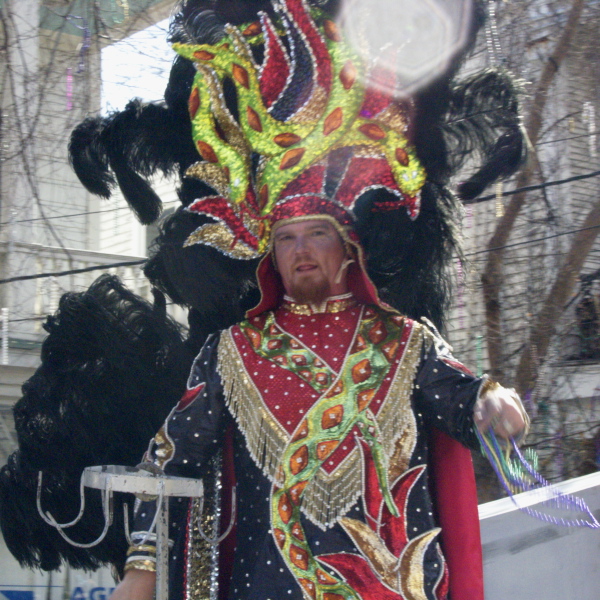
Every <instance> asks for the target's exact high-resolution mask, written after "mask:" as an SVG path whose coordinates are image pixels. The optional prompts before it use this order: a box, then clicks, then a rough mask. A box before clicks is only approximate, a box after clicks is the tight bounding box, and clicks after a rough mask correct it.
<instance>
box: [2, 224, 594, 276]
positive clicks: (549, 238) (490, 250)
mask: <svg viewBox="0 0 600 600" xmlns="http://www.w3.org/2000/svg"><path fill="white" fill-rule="evenodd" d="M590 229H600V225H592V226H590V227H582V228H581V229H572V230H571V231H563V232H562V233H555V234H554V235H548V236H546V237H543V238H535V239H533V240H527V241H525V242H515V243H514V244H506V246H496V247H495V248H486V249H485V250H477V252H469V254H465V256H475V255H476V254H484V253H486V252H494V251H495V250H504V249H505V248H514V247H515V246H524V245H526V244H535V243H536V242H543V241H544V240H551V239H552V238H557V237H560V236H561V235H570V234H572V233H579V232H580V231H589V230H590ZM0 283H2V281H0Z"/></svg>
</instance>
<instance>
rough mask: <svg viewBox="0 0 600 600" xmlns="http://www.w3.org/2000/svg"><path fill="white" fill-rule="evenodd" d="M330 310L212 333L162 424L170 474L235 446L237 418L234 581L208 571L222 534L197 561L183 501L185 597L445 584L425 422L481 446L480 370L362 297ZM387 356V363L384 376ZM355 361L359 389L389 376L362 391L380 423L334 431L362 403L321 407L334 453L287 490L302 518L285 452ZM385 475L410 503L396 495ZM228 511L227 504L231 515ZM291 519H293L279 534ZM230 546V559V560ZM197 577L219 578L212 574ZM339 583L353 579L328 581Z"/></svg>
mask: <svg viewBox="0 0 600 600" xmlns="http://www.w3.org/2000/svg"><path fill="white" fill-rule="evenodd" d="M323 308H324V309H325V310H324V311H323V312H318V313H314V312H313V311H311V310H308V309H307V308H306V307H301V306H297V305H293V304H292V303H290V302H287V303H284V304H283V305H282V306H281V307H280V308H279V309H278V310H276V311H274V312H272V313H268V314H264V315H260V316H259V317H257V318H255V319H253V320H252V321H250V322H244V323H241V324H240V325H236V326H234V327H232V328H231V329H229V330H227V331H225V332H222V333H221V335H220V336H213V337H211V338H209V340H208V341H207V343H206V344H205V346H204V348H203V350H202V351H201V353H200V355H199V356H198V358H197V359H196V361H195V362H194V365H193V368H192V371H191V375H190V378H189V380H188V391H187V392H186V394H185V395H184V397H183V399H182V400H181V402H180V403H179V405H178V406H177V409H176V410H175V412H174V413H173V414H172V415H171V417H170V419H169V420H168V422H167V423H166V424H165V427H164V428H163V429H162V430H161V432H160V433H159V436H158V437H157V444H156V446H155V451H154V456H153V457H152V458H153V459H154V460H155V461H156V462H157V463H159V464H160V465H161V466H162V467H163V468H164V470H165V472H166V473H168V474H176V475H180V476H186V477H202V476H206V474H207V472H208V471H209V465H210V464H211V462H210V461H211V457H213V456H214V455H215V453H216V452H217V450H218V449H220V448H222V447H223V445H224V443H225V445H227V444H226V442H225V441H224V438H225V431H226V430H227V429H228V428H229V429H230V430H232V431H233V434H232V440H233V443H232V444H233V466H234V469H235V481H236V489H237V511H236V512H237V519H236V526H235V528H234V530H233V532H232V533H231V534H230V537H229V545H230V547H231V546H233V545H235V550H234V556H233V565H228V568H231V566H232V571H231V577H230V581H228V582H223V581H221V585H220V588H221V589H220V591H219V592H217V579H216V578H215V576H214V573H213V578H212V585H211V584H210V582H209V572H210V570H211V568H214V567H216V565H217V556H216V552H215V550H210V547H209V546H208V547H207V548H205V555H204V561H205V564H204V565H201V566H198V560H196V561H195V562H194V560H193V558H194V555H193V550H192V546H193V544H192V543H191V542H192V541H193V540H194V537H195V538H196V541H198V540H197V538H198V534H197V527H196V526H195V524H194V523H192V525H190V518H189V517H190V514H191V511H190V509H189V508H188V507H187V505H186V503H185V502H182V501H176V502H174V503H173V509H172V510H173V518H172V521H173V530H172V532H171V535H172V537H173V538H176V539H178V541H177V542H176V543H175V545H174V548H173V550H172V557H171V558H172V563H173V565H174V568H175V571H176V572H177V575H175V576H174V578H173V584H172V592H171V596H170V597H171V598H172V599H175V598H179V597H183V598H211V597H212V598H217V597H218V598H228V599H230V600H281V599H283V598H290V599H291V600H301V599H302V598H311V597H314V598H319V599H320V598H323V599H325V600H342V599H343V598H361V599H364V600H367V599H375V598H376V599H378V600H379V599H381V598H384V599H390V600H392V599H401V598H406V599H410V600H437V599H441V598H445V597H446V595H447V589H448V573H447V569H446V568H445V561H444V557H443V555H442V553H441V550H440V547H439V544H438V535H439V531H440V530H439V529H438V528H437V527H436V523H435V514H434V509H433V507H432V502H431V498H430V493H429V489H428V476H427V455H428V440H427V433H426V432H427V430H428V429H429V428H431V427H432V426H434V427H437V428H439V429H440V430H442V431H444V432H445V433H447V434H449V435H450V436H452V437H454V438H455V439H458V440H459V441H461V442H462V443H464V444H466V445H469V446H473V447H476V438H475V436H474V434H473V431H472V419H471V414H472V406H473V404H474V402H475V401H476V399H477V395H478V391H479V388H480V386H481V380H480V379H477V378H475V377H474V376H473V375H471V374H470V373H469V372H468V371H467V370H466V369H465V368H464V367H463V366H462V365H461V364H460V363H458V362H456V361H455V360H454V359H453V358H452V357H451V356H450V354H449V353H448V349H447V347H445V346H444V344H443V342H442V341H441V340H440V339H439V337H437V336H436V335H435V334H433V333H432V332H431V331H430V330H429V329H428V328H426V327H424V326H422V325H420V324H418V323H415V322H413V321H411V320H409V319H406V318H404V317H400V316H398V315H390V314H388V313H385V312H384V311H382V310H381V309H378V308H375V307H365V306H360V305H357V304H356V303H355V302H354V301H353V300H351V299H347V298H341V299H337V301H333V302H329V303H328V304H327V305H326V306H324V307H323ZM365 357H367V358H365ZM378 360H379V363H378V362H377V361H378ZM352 361H354V363H352ZM386 361H387V362H386ZM352 364H353V365H354V366H353V367H352V368H350V366H349V365H352ZM376 364H383V365H384V367H383V368H381V369H380V375H379V376H378V377H379V379H377V378H376V375H377V368H376ZM386 365H387V366H386ZM345 368H346V369H347V370H348V378H349V379H348V380H349V381H351V382H353V383H355V384H356V388H357V389H358V390H360V389H362V388H361V385H363V387H364V385H366V384H369V381H371V379H368V378H367V379H365V377H371V378H373V377H375V379H373V381H376V386H375V387H370V388H368V389H366V390H363V391H362V392H356V391H355V390H354V391H353V392H352V393H354V396H352V400H351V401H352V403H358V405H359V407H360V410H362V411H363V412H364V411H368V412H369V416H370V418H372V423H373V431H374V434H373V436H372V437H369V434H368V433H367V432H366V430H365V429H364V428H363V429H361V427H359V426H358V425H359V423H358V421H357V425H356V426H353V425H352V424H350V425H348V428H347V429H346V430H344V432H343V433H341V434H340V435H339V436H338V438H339V439H335V435H333V434H332V432H333V433H334V432H335V431H336V427H338V429H339V427H341V426H342V425H343V423H342V419H343V418H345V416H344V417H342V416H340V411H341V412H342V413H343V412H344V410H345V411H346V413H347V412H348V408H347V406H348V405H345V404H343V402H341V401H340V402H339V403H337V404H334V405H333V408H331V405H332V403H331V402H330V403H329V404H328V405H327V406H329V407H330V408H328V409H327V411H328V412H326V413H323V415H322V417H319V419H320V420H319V423H321V425H322V427H323V430H322V431H319V432H318V433H314V435H321V436H323V435H326V437H323V440H324V441H320V440H321V438H319V439H318V440H317V442H318V443H317V445H316V446H315V447H316V448H317V450H316V452H317V454H319V459H320V462H319V463H318V464H316V465H315V466H314V469H313V471H314V475H312V476H311V477H310V478H309V479H308V480H307V481H306V482H303V484H302V486H301V492H299V495H298V496H297V498H294V496H293V493H292V492H290V495H288V496H286V498H289V499H290V500H291V502H290V503H289V504H290V506H292V505H293V504H294V503H297V504H298V513H294V514H297V515H298V519H297V520H296V519H295V518H294V517H293V515H292V513H291V512H289V513H286V512H285V510H283V509H282V508H281V502H279V504H278V506H276V507H274V506H273V497H274V494H275V493H277V490H280V489H281V487H282V486H284V485H285V482H284V481H283V480H282V478H285V477H284V475H283V474H282V469H281V465H280V461H281V460H282V456H284V455H285V452H286V450H287V449H288V448H289V445H290V444H291V443H292V441H293V440H294V439H296V438H298V437H299V436H301V434H302V433H303V428H305V429H307V430H311V431H312V430H314V429H316V428H315V427H314V426H313V425H312V424H311V423H312V421H310V418H311V417H310V415H311V414H312V413H313V412H314V409H315V407H316V406H318V403H319V402H322V401H324V399H326V398H327V397H333V394H334V393H338V395H340V394H341V396H340V397H343V393H342V392H340V390H339V389H336V386H337V387H338V388H339V386H340V382H343V381H344V380H343V377H342V375H343V372H344V369H345ZM374 373H375V374H374ZM362 382H366V384H363V383H362ZM369 385H371V384H369ZM329 419H330V420H331V422H330V421H329ZM336 419H337V422H336V423H335V424H334V425H332V423H333V422H334V421H335V420H336ZM307 423H308V425H310V427H309V426H308V425H306V424H307ZM340 431H341V430H340ZM332 435H333V438H332ZM308 437H309V436H308ZM332 439H334V441H332ZM369 440H371V441H369ZM319 444H321V445H319ZM324 444H325V445H324ZM378 445H379V446H380V447H381V448H382V449H383V452H382V453H380V454H378V453H377V447H378ZM320 448H323V449H324V450H323V453H322V454H321V450H320ZM293 456H294V460H295V461H297V463H298V464H297V465H296V466H294V465H292V467H293V469H295V471H294V472H297V471H298V470H300V471H302V469H303V468H305V466H306V465H305V464H304V463H303V462H302V461H300V460H298V459H297V458H296V456H299V457H301V458H302V460H303V461H305V463H307V464H308V463H310V462H311V460H312V459H311V457H310V454H307V453H304V454H301V453H300V454H299V453H298V452H296V453H294V455H293ZM378 457H383V462H382V461H381V460H380V458H378ZM226 460H227V459H226ZM378 461H379V462H382V464H378ZM306 468H307V469H308V467H306ZM382 473H383V475H382ZM382 477H383V479H382ZM385 486H388V487H389V492H390V495H391V496H392V497H393V500H394V503H395V505H396V507H397V509H398V511H397V514H396V515H394V514H393V513H392V512H391V511H390V506H389V503H388V504H386V501H385V498H384V494H382V489H381V488H382V487H385ZM296 487H297V486H296ZM223 494H225V495H227V494H229V492H228V491H223ZM221 500H222V498H221ZM284 508H285V509H287V508H288V507H285V506H284ZM282 510H283V512H282ZM225 512H227V511H225ZM151 517H152V510H151V507H150V506H149V505H145V504H143V505H142V508H141V509H140V510H139V511H138V514H137V517H136V527H135V529H136V530H137V531H138V532H139V531H144V530H145V529H147V528H148V526H149V523H150V522H151ZM228 519H229V514H223V515H222V522H223V523H224V524H223V526H222V528H225V527H226V526H227V521H228ZM214 523H215V521H214V520H213V528H212V530H211V526H210V523H207V522H206V520H205V522H204V525H203V526H204V527H205V536H212V535H213V532H214ZM286 527H288V528H289V529H290V531H289V532H286V531H283V532H282V533H281V534H279V533H277V532H279V531H280V529H282V528H283V529H285V528H286ZM194 532H196V533H194ZM274 532H275V533H274ZM278 535H279V536H285V535H287V536H289V539H290V540H292V542H294V543H292V544H291V545H290V542H289V541H288V542H285V541H284V537H278ZM232 536H233V537H234V538H235V542H234V544H233V543H232V542H233V537H232ZM294 536H295V537H294ZM200 542H201V543H200V545H202V543H203V542H202V541H201V540H200ZM204 545H205V546H207V544H206V543H204ZM292 549H293V552H295V554H294V553H293V552H292ZM225 554H226V551H225V550H223V551H222V552H221V557H220V562H221V567H223V563H224V562H226V563H227V562H228V561H229V560H230V559H229V558H226V557H225ZM211 556H212V558H211ZM307 557H308V558H307ZM129 560H130V561H132V562H136V561H137V562H138V564H141V563H139V561H144V560H146V561H148V560H151V552H148V551H147V550H145V551H140V550H139V549H137V550H136V549H135V548H133V549H132V551H131V556H130V559H129ZM207 560H208V561H210V560H212V561H213V565H212V567H211V566H210V564H207V563H206V561H207ZM309 560H313V562H314V563H315V564H316V565H317V566H318V568H317V569H316V571H315V570H314V569H313V572H315V573H316V575H315V580H314V583H311V580H310V577H309V576H308V575H307V576H306V577H303V576H302V574H303V569H304V570H305V571H306V572H307V573H308V571H309V567H308V564H309V562H307V561H309ZM194 565H195V566H194ZM182 570H183V573H182ZM195 577H200V578H204V580H205V581H204V583H203V584H202V585H198V583H197V582H194V578H195ZM334 582H337V583H334ZM311 586H312V587H311ZM327 586H332V588H331V589H335V590H337V592H339V591H340V590H342V593H337V592H335V593H328V592H327V589H328V587H327ZM336 586H337V587H336ZM226 588H228V589H226ZM343 590H349V592H347V593H344V592H343ZM217 593H218V596H217Z"/></svg>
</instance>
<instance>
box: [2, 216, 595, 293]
mask: <svg viewBox="0 0 600 600" xmlns="http://www.w3.org/2000/svg"><path fill="white" fill-rule="evenodd" d="M598 228H600V225H592V226H591V227H582V228H581V229H572V230H571V231H564V232H563V233H556V234H554V235H548V236H546V237H542V238H535V239H533V240H526V241H524V242H516V243H514V244H507V245H506V246H498V247H496V248H486V249H485V250H478V251H477V252H469V253H468V254H465V256H475V255H477V254H484V253H486V252H493V251H494V250H503V249H504V248H514V247H515V246H523V245H525V244H535V243H536V242H543V241H544V240H550V239H552V238H556V237H560V236H562V235H570V234H572V233H578V232H580V231H588V230H590V229H598ZM145 262H146V259H143V260H130V261H126V262H118V263H110V264H108V265H96V266H95V267H86V268H85V269H71V270H69V271H58V272H55V273H38V274H37V275H20V276H18V277H10V278H9V279H0V284H2V283H12V282H14V281H27V280H29V279H42V278H44V277H63V276H64V275H73V274H75V273H87V272H88V271H101V270H104V269H112V268H115V267H129V266H134V265H141V264H143V263H145Z"/></svg>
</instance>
